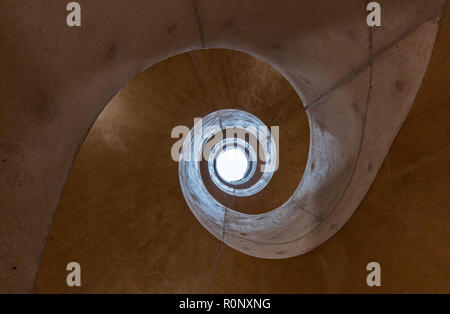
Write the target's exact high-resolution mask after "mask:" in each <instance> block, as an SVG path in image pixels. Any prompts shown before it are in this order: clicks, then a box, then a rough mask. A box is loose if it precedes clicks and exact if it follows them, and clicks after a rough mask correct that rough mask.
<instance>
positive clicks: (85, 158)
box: [36, 50, 309, 293]
mask: <svg viewBox="0 0 450 314" xmlns="http://www.w3.org/2000/svg"><path fill="white" fill-rule="evenodd" d="M193 60H194V61H195V64H200V65H202V66H205V65H208V68H209V69H210V70H209V72H203V71H199V72H197V68H196V67H195V66H194V63H193V62H192V61H193ZM212 69H215V71H213V70H212ZM214 77H216V80H217V82H216V83H215V85H214V88H212V89H206V88H204V86H203V85H202V79H203V80H204V81H212V80H213V79H214ZM243 80H245V82H247V84H239V85H237V86H236V85H234V84H236V82H241V81H243ZM226 81H230V82H232V81H234V82H235V83H230V85H228V86H227V85H226V84H225V82H226ZM208 90H212V91H213V93H214V92H217V91H222V92H223V94H222V95H223V96H226V97H230V98H231V99H230V100H229V101H227V102H224V99H223V97H213V98H211V97H212V96H211V95H214V94H210V93H208ZM260 97H267V99H271V101H270V102H268V101H266V102H261V101H260ZM228 104H233V107H235V108H238V109H241V110H242V109H244V108H245V110H246V111H248V112H252V113H253V114H255V115H258V116H259V117H261V118H262V119H264V120H265V121H266V123H270V124H273V123H279V124H280V129H281V132H280V133H282V135H281V137H280V144H281V145H280V146H281V147H289V148H285V149H283V150H282V151H281V153H282V154H283V155H282V159H281V161H280V169H279V171H277V172H276V174H275V176H274V177H275V178H274V181H271V182H270V183H269V185H268V186H267V189H264V190H263V191H262V192H261V193H259V195H258V196H259V197H261V198H260V199H259V206H260V210H265V209H266V207H265V206H270V205H272V207H273V206H277V204H276V202H284V201H285V200H286V199H287V198H289V196H290V194H292V192H293V191H294V190H295V188H296V186H297V185H298V181H299V180H300V178H301V176H302V170H303V168H304V166H305V164H306V157H307V154H308V149H307V148H308V142H309V128H308V124H307V117H306V113H305V110H304V109H303V107H302V106H301V101H300V99H299V98H298V96H297V94H296V93H295V91H294V90H293V89H292V88H291V87H290V85H289V83H288V82H287V81H286V80H285V79H284V78H283V77H282V76H281V75H280V74H278V73H277V72H276V71H274V70H273V69H271V68H270V67H269V66H267V65H266V64H264V63H263V62H261V61H258V60H256V59H255V58H254V57H251V56H248V55H245V54H242V53H238V52H233V51H224V50H203V51H197V52H192V53H187V54H182V55H180V56H176V57H173V58H171V59H168V60H166V61H164V62H162V63H160V64H157V65H155V66H154V67H152V68H150V69H149V70H147V71H145V72H144V73H142V74H140V75H139V76H138V77H136V78H135V79H134V80H132V81H131V82H130V83H129V84H128V85H127V86H126V87H125V88H124V89H123V90H122V91H121V92H120V93H119V94H118V95H117V96H116V97H114V98H113V100H112V101H111V102H110V103H109V104H108V105H107V106H106V108H105V110H104V111H103V112H102V114H101V115H100V116H99V118H98V119H97V121H96V122H95V124H94V125H93V127H92V129H91V130H90V132H89V134H88V136H87V138H86V140H85V141H84V144H83V146H82V148H81V150H80V152H79V154H78V156H77V158H76V161H75V163H74V166H73V168H72V170H71V173H70V176H69V178H68V181H67V184H66V187H65V190H64V192H63V195H62V198H61V203H60V205H59V207H58V209H57V211H56V215H55V219H54V223H53V226H52V229H51V231H50V236H49V241H48V243H47V246H46V249H45V253H44V257H43V260H42V265H41V270H40V275H39V280H38V282H37V285H36V290H37V291H38V292H64V291H65V289H64V287H65V285H66V284H65V281H64V280H63V281H61V280H60V279H61V278H64V277H65V273H66V271H65V269H64V268H61V269H59V267H56V268H55V265H59V264H61V263H62V264H67V263H66V260H67V259H68V258H69V259H73V260H76V261H78V260H79V261H80V263H81V264H82V265H83V266H82V267H83V269H84V268H86V273H85V274H84V275H83V276H85V280H86V282H85V283H84V284H83V288H82V289H81V291H83V292H102V293H103V292H119V293H126V292H154V293H161V292H168V291H171V292H179V293H190V292H197V293H201V292H205V291H206V289H207V285H208V280H209V278H210V275H211V269H212V265H213V264H214V260H215V259H216V256H217V250H218V248H219V247H220V246H221V244H220V242H219V241H217V240H215V239H214V238H213V237H212V236H211V235H210V234H208V232H207V231H206V229H204V228H203V227H202V226H201V225H200V223H198V221H196V220H195V218H194V216H193V215H192V213H191V212H190V211H189V208H188V207H187V205H186V201H185V200H184V198H183V195H182V193H181V188H180V183H179V180H178V163H177V162H174V161H173V160H172V159H171V157H170V153H171V146H172V144H174V143H175V142H176V140H177V139H170V134H171V131H172V128H173V127H174V126H177V125H187V126H190V127H191V126H192V124H193V118H192V117H193V114H194V113H193V111H196V112H195V114H198V115H199V116H200V117H202V116H205V115H206V114H207V113H209V112H210V111H216V110H218V109H221V108H226V107H228V106H229V105H228ZM273 107H276V108H279V110H277V111H273V110H270V108H273ZM289 112H290V114H291V115H289V114H288V113H289ZM291 119H293V120H295V121H297V122H302V123H298V124H296V125H295V126H290V125H289V128H287V127H284V126H283V125H285V124H286V122H290V121H291ZM288 132H293V133H294V134H296V136H297V137H296V138H292V136H288V134H286V136H284V134H285V133H288ZM299 152H300V153H302V154H303V157H302V158H298V157H299V156H298V154H299ZM299 161H300V163H299ZM296 169H297V174H296V175H294V174H295V170H296ZM289 193H290V194H289ZM228 198H229V200H228V201H229V202H230V203H233V202H236V203H238V202H243V201H242V200H241V198H238V197H229V196H228ZM261 199H263V200H264V201H263V202H261ZM252 201H253V203H254V205H255V206H256V203H255V202H254V200H247V203H246V204H252ZM251 208H253V207H251ZM254 209H255V210H256V209H258V207H254ZM269 209H272V208H270V207H269ZM108 260H110V261H111V262H108ZM105 263H106V264H105ZM55 270H56V271H55ZM122 274H124V275H125V276H126V277H122V276H123V275H122ZM116 279H117V280H119V281H121V282H123V285H121V286H120V287H119V286H117V285H116V283H112V284H109V283H108V282H110V281H111V280H112V282H115V280H116ZM128 282H133V283H132V284H131V285H128ZM66 291H67V292H68V291H70V290H66Z"/></svg>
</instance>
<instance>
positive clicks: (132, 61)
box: [0, 0, 448, 292]
mask: <svg viewBox="0 0 450 314" xmlns="http://www.w3.org/2000/svg"><path fill="white" fill-rule="evenodd" d="M80 2H81V4H82V6H83V7H84V8H85V9H84V11H85V12H86V13H85V14H84V19H85V23H84V25H83V27H82V28H80V29H76V30H74V29H68V28H65V27H63V25H64V24H63V23H64V21H65V14H66V12H65V4H64V5H63V4H62V3H61V2H60V1H56V0H54V1H51V0H48V1H45V2H44V3H43V2H40V3H39V4H37V3H36V2H35V1H22V2H14V3H2V10H1V13H0V23H1V25H0V26H1V27H0V30H1V31H0V32H1V33H0V36H1V37H2V38H3V39H4V40H3V41H2V43H1V47H0V49H1V55H0V56H1V58H2V60H1V61H2V65H3V66H2V68H0V76H1V77H4V78H5V82H6V83H5V84H3V85H2V86H1V87H0V88H1V89H0V93H1V96H2V99H6V100H7V101H5V102H4V103H2V104H3V105H2V106H1V114H2V115H1V120H2V124H1V126H0V128H1V129H0V136H1V145H2V146H1V147H2V150H1V152H2V157H3V156H5V157H4V158H2V161H3V164H5V165H4V167H5V169H6V171H3V172H2V181H1V184H2V185H1V190H0V191H1V198H2V211H1V213H2V216H3V217H2V220H1V224H0V255H1V257H2V258H1V259H0V276H1V277H0V280H1V282H2V286H0V289H1V291H6V292H24V291H31V289H32V286H33V283H34V281H35V278H36V273H37V269H38V265H39V262H40V257H41V254H42V250H43V246H44V243H45V238H46V235H47V233H48V230H49V228H50V225H51V222H52V215H53V213H54V211H55V208H56V206H57V204H58V201H59V199H60V193H61V191H62V187H63V185H64V182H65V180H66V177H67V175H68V173H69V169H70V168H71V165H72V162H73V158H74V156H75V154H76V152H77V151H78V149H79V147H80V146H81V144H82V143H83V139H84V137H85V135H86V134H87V131H88V129H89V127H90V126H91V125H92V123H93V122H94V121H95V119H96V117H97V116H98V114H99V113H100V112H101V110H102V109H103V107H104V106H105V105H106V104H107V103H108V102H109V100H110V99H111V98H112V96H113V95H114V94H116V93H117V92H118V91H119V90H120V88H121V87H122V86H123V85H125V84H126V83H127V82H128V81H129V80H130V79H131V78H132V77H133V76H134V75H136V73H139V72H141V71H142V70H143V69H145V68H147V67H148V66H150V65H153V64H155V63H156V62H158V61H161V60H162V59H165V58H166V57H168V56H172V55H175V54H178V53H181V52H184V51H189V50H194V49H199V48H211V47H222V48H231V49H235V50H241V51H245V52H247V53H250V54H252V55H255V56H257V57H259V58H260V59H262V60H264V61H266V62H268V63H269V64H270V65H271V66H273V67H274V68H275V69H276V70H278V71H279V72H280V73H281V74H283V75H284V76H285V77H286V78H287V79H288V81H289V82H290V83H291V84H292V87H293V88H294V89H295V90H296V92H297V93H298V94H299V96H300V97H301V100H302V102H303V105H304V106H305V108H306V110H307V114H308V119H309V126H310V128H311V142H310V150H309V157H310V158H308V164H307V166H306V170H305V172H304V176H303V179H302V181H300V185H299V186H298V187H297V188H296V190H295V191H294V192H293V194H292V196H291V197H290V199H289V201H288V202H287V203H284V204H283V205H282V206H281V207H278V209H275V210H274V211H272V212H268V213H264V214H261V215H265V216H264V217H268V219H267V220H266V222H267V223H265V224H262V225H259V226H257V228H256V229H252V230H247V229H248V224H247V222H248V221H250V220H251V219H252V216H245V215H244V214H243V213H239V212H231V213H232V215H230V217H229V218H230V219H229V220H227V221H225V224H226V226H225V227H226V228H225V229H226V230H227V232H226V233H225V234H224V235H225V237H224V238H222V239H221V240H222V241H223V242H225V243H226V244H228V245H230V246H232V247H234V248H236V249H238V250H240V251H242V252H245V253H247V254H249V255H254V256H259V257H270V258H283V257H289V256H294V255H298V254H302V253H305V252H308V251H310V250H312V249H313V248H315V247H317V246H318V245H320V244H322V243H324V241H326V240H327V239H329V238H330V237H331V236H332V235H333V234H335V233H336V232H337V231H338V230H339V229H340V228H341V227H342V226H343V225H344V224H345V222H346V221H347V220H348V219H349V218H350V216H351V215H352V213H353V212H354V211H355V209H356V208H357V206H358V205H359V203H360V202H361V200H362V199H363V197H364V195H365V194H366V191H367V189H368V188H369V186H370V184H371V183H372V181H373V180H374V178H375V175H376V173H377V170H378V168H379V166H380V164H381V162H382V160H383V159H384V157H385V155H386V153H387V151H388V149H389V147H390V145H391V143H392V141H393V140H394V138H395V136H396V134H397V131H398V130H399V129H400V127H401V125H402V123H403V120H404V119H405V117H406V115H407V114H408V111H409V108H410V106H411V105H412V103H413V101H414V99H415V96H416V93H417V91H418V89H419V87H420V85H421V82H422V78H423V77H424V74H425V71H426V70H427V65H428V60H429V58H430V56H431V53H432V51H433V46H434V39H435V36H436V34H437V31H438V24H437V23H438V21H439V19H440V16H441V13H442V8H443V4H444V3H445V1H414V2H411V1H406V0H398V1H381V2H382V7H383V11H384V12H386V19H385V20H384V23H385V25H386V26H383V27H381V28H379V29H375V30H372V29H369V28H368V27H367V26H366V25H365V16H366V15H367V12H366V11H365V5H366V1H345V0H342V1H336V2H330V1H325V0H324V1H305V2H298V1H283V2H282V3H281V4H280V3H278V2H277V3H275V2H273V1H247V2H240V1H177V2H176V4H175V2H170V1H169V2H160V1H137V2H133V4H130V2H123V1H119V0H116V1H108V2H107V3H108V5H105V4H106V2H102V1H99V2H96V3H95V4H92V3H89V2H87V1H80ZM150 12H151V15H152V16H153V17H154V18H148V17H149V15H150ZM44 16H45V18H43V17H44ZM268 21H271V22H272V23H271V24H270V25H269V23H268ZM13 22H14V23H13ZM61 24H62V25H61ZM30 25H31V26H32V27H30ZM443 25H446V24H443ZM268 26H271V27H268ZM442 33H445V30H443V31H441V34H442ZM440 38H441V39H440V40H438V41H437V45H438V47H439V46H440V47H446V46H445V38H448V37H442V36H440ZM442 38H444V39H442ZM446 48H448V47H446ZM447 51H448V50H447ZM436 54H437V52H435V56H436ZM430 72H431V70H430V68H429V69H428V75H429V76H430V75H431V77H433V75H432V74H430ZM440 73H441V72H440ZM441 74H442V73H441ZM168 75H169V77H170V73H169V74H168ZM444 82H445V79H444ZM422 91H423V89H422ZM399 93H401V96H399ZM131 97H132V96H131ZM263 99H264V98H263ZM170 108H172V110H175V108H176V107H170V106H165V107H164V109H165V110H167V111H169V112H170V110H171V109H170ZM177 113H178V112H176V111H172V113H171V114H173V115H176V114H177ZM164 116H165V115H164ZM121 118H122V117H121ZM183 118H186V120H189V119H191V118H192V117H183ZM130 119H131V118H130ZM121 121H122V123H125V124H126V123H127V122H126V119H121ZM131 121H132V120H130V122H131ZM161 121H163V122H164V120H163V119H161ZM163 122H160V123H163ZM155 128H157V126H155ZM377 132H378V133H377ZM164 136H166V135H164ZM152 140H153V141H154V139H148V141H149V142H151V141H152ZM112 141H113V143H114V146H115V147H116V146H118V147H120V146H121V145H120V142H117V141H116V140H114V139H113V140H112ZM122 148H124V149H126V146H125V147H122ZM82 150H83V148H82ZM82 150H81V151H82ZM115 165H116V166H117V165H120V160H117V162H116V163H115ZM6 166H7V167H6ZM138 166H139V160H137V161H136V164H135V167H136V168H135V171H136V173H141V171H142V170H140V169H139V167H138ZM141 166H145V165H141ZM117 168H120V167H115V168H114V169H117ZM161 169H163V167H162V165H161ZM118 171H119V170H118ZM122 171H124V170H122ZM298 171H299V173H300V174H301V172H302V165H301V162H299V166H298ZM110 176H111V177H110V181H111V182H113V183H114V182H116V184H117V185H118V186H120V185H121V184H120V181H117V177H116V176H114V172H112V171H111V173H110ZM131 177H133V176H131ZM3 178H4V179H3ZM119 178H121V177H119ZM164 179H166V178H164ZM115 180H116V181H115ZM148 180H149V182H151V180H161V178H156V177H150V178H149V179H148ZM298 183H299V182H297V184H298ZM68 186H69V185H68ZM136 188H137V189H143V188H145V187H142V186H139V187H136ZM160 188H163V186H161V187H160ZM99 189H100V188H99ZM66 190H67V189H66ZM88 198H89V197H88ZM89 199H90V198H89ZM165 199H167V198H162V200H165ZM171 201H174V202H175V200H171ZM98 205H101V203H99V204H98ZM78 206H81V204H80V205H78ZM283 206H285V207H284V209H286V210H287V213H288V214H286V213H285V212H283V211H282V210H279V209H280V208H283ZM78 213H79V214H80V215H81V214H82V212H81V211H79V212H78ZM280 213H281V216H280V215H279V214H280ZM124 215H125V216H126V214H124ZM104 216H105V215H103V214H101V215H100V216H99V217H98V218H97V219H100V218H103V217H104ZM280 217H281V218H283V219H284V218H286V219H285V220H281V224H277V222H280ZM312 218H317V219H312ZM248 219H250V220H248ZM308 219H309V220H310V222H308V223H306V224H304V225H301V226H299V225H298V222H299V221H304V220H308ZM247 220H248V221H247ZM94 221H96V220H91V221H90V224H91V227H92V228H95V229H96V230H97V229H99V227H98V225H97V224H94ZM441 221H444V222H445V220H441ZM140 222H141V221H138V222H137V223H138V224H139V223H140ZM446 226H448V224H447V225H446ZM107 228H108V227H106V229H107ZM116 228H118V227H117V226H116ZM137 229H139V228H138V227H137V226H136V229H133V230H137ZM100 230H102V229H100ZM113 230H115V229H114V228H113ZM445 230H446V229H445ZM115 231H116V230H115ZM246 231H251V232H246ZM396 231H397V230H396ZM116 232H117V231H116ZM141 232H143V231H141ZM199 232H200V230H199ZM202 232H204V230H202ZM236 232H237V233H236ZM359 232H360V233H359V235H361V233H362V232H363V231H362V230H360V231H359ZM341 233H342V232H341ZM117 234H120V232H117ZM129 234H130V233H129V232H128V233H127V235H128V236H129ZM338 234H340V233H338ZM136 235H139V232H136ZM377 235H378V236H379V237H380V239H383V235H380V234H377ZM194 237H195V236H194ZM360 238H361V236H360ZM99 239H102V237H99V238H98V239H89V238H86V237H85V238H84V241H86V242H87V243H89V242H90V241H92V242H93V243H95V242H96V241H99ZM103 239H107V240H108V241H112V240H111V239H109V238H103ZM334 239H336V237H335V238H333V240H334ZM333 240H330V242H331V241H333ZM138 242H139V241H137V239H136V241H134V242H133V243H138ZM213 242H214V241H213ZM330 242H327V243H326V244H325V246H326V245H327V244H328V243H330ZM111 243H112V245H113V247H112V248H109V247H108V246H106V245H105V246H104V247H102V250H108V251H110V250H111V251H114V245H115V244H116V245H117V246H118V247H117V251H116V253H120V252H127V250H126V247H125V248H120V245H119V244H120V242H117V243H115V242H114V241H112V242H111ZM87 245H95V244H87ZM212 245H214V243H213V244H212ZM205 246H206V245H205ZM197 249H198V247H197ZM227 250H228V248H227V247H226V246H223V244H219V249H218V251H217V252H216V253H215V257H214V258H213V259H212V265H213V267H212V270H211V275H207V274H205V272H204V271H203V269H202V270H199V271H200V272H201V273H202V275H204V276H206V278H207V279H206V284H205V285H203V287H206V288H205V289H206V290H208V291H210V290H211V289H210V288H212V287H213V285H214V283H215V280H213V279H214V278H215V277H214V275H215V271H214V270H216V267H219V266H220V261H221V259H220V257H221V255H222V253H223V252H226V251H227ZM319 250H320V249H319ZM207 251H208V250H205V251H204V253H203V254H208V253H207ZM84 252H85V253H86V252H87V254H88V255H89V254H91V253H89V250H87V251H84ZM317 252H318V250H315V251H313V252H312V253H310V254H307V255H305V256H310V255H311V254H318V253H317ZM440 252H442V251H440ZM233 253H234V252H233ZM55 254H57V253H55ZM236 254H237V253H236ZM212 255H213V256H214V254H212ZM405 255H408V254H405ZM403 257H404V258H405V256H403ZM155 258H161V255H158V254H156V255H155ZM204 258H205V260H209V259H210V258H209V257H204ZM246 258H250V257H246ZM300 258H301V257H298V259H300ZM305 258H306V257H305ZM404 258H403V259H402V261H403V262H404ZM44 259H45V256H44ZM199 259H200V260H202V258H199ZM292 260H295V259H289V260H286V261H283V262H280V261H270V263H272V262H273V263H274V264H272V265H275V263H276V262H279V263H288V261H292ZM97 261H102V258H99V259H97ZM183 261H186V259H183ZM253 261H256V260H253ZM327 263H328V261H327V260H326V259H325V261H324V260H322V264H321V265H322V266H323V265H327ZM166 264H167V263H165V265H166ZM329 264H330V265H331V264H332V263H329ZM168 265H170V263H168ZM314 266H315V267H317V264H314ZM103 267H105V266H103ZM194 268H195V269H197V268H196V267H195V265H194ZM313 269H317V268H313ZM322 270H323V273H325V274H327V275H326V276H324V277H326V279H327V280H326V281H327V284H326V285H325V287H328V288H330V287H333V285H336V284H338V283H339V280H337V279H338V277H336V276H338V275H339V273H338V272H331V271H330V272H326V269H322ZM52 271H54V270H52ZM132 272H133V271H132ZM116 274H117V273H116ZM135 274H136V273H132V274H131V275H130V276H135ZM140 274H141V273H139V275H138V276H140ZM249 274H250V273H248V274H246V275H249ZM95 275H96V276H101V274H100V273H99V272H98V271H97V272H95ZM308 275H311V276H312V273H308ZM444 275H445V270H444ZM158 276H161V277H162V278H164V279H165V280H166V281H167V282H170V279H168V278H167V277H164V272H159V273H158ZM333 276H334V278H333ZM345 277H347V276H345ZM40 278H42V276H40ZM228 278H230V277H228ZM356 278H357V276H356V277H353V278H352V280H356ZM444 278H445V277H444ZM99 281H100V282H101V280H93V281H91V284H92V282H99ZM39 282H41V281H38V286H39ZM44 282H45V280H44ZM108 282H110V283H111V282H116V281H114V277H112V278H109V279H108ZM118 282H119V284H116V285H115V284H113V285H114V286H115V288H113V289H112V290H114V289H116V290H118V291H124V290H120V288H119V287H122V289H126V287H129V284H127V282H128V281H127V280H126V281H121V280H120V279H119V281H118ZM319 282H320V280H319ZM401 282H402V281H401V280H398V282H397V283H398V285H397V286H393V287H399V286H401ZM437 282H439V283H440V286H439V287H442V286H444V289H445V282H442V281H437ZM135 284H138V283H137V282H135ZM188 285H189V284H188ZM280 285H282V283H281V282H280ZM45 286H47V287H50V284H48V285H45ZM107 286H108V284H104V283H103V284H99V286H98V287H97V289H99V290H101V289H102V288H101V287H103V289H105V287H107ZM109 286H111V284H110V285H109ZM143 286H145V287H148V286H147V285H145V284H144V285H143ZM222 286H223V287H225V286H224V285H222ZM344 286H345V285H344ZM140 287H142V285H141V286H140ZM174 287H178V288H179V289H183V286H182V285H181V286H179V285H176V284H175V285H174ZM184 287H187V286H184ZM274 287H275V286H271V287H266V289H267V290H270V289H274ZM310 287H315V286H314V285H310ZM318 287H322V288H323V287H324V286H318ZM439 287H438V288H439ZM438 288H436V289H438ZM49 289H51V288H49ZM91 289H93V290H95V289H96V288H95V287H93V286H91ZM393 289H395V288H393ZM147 290H149V289H148V288H147ZM168 290H169V289H168ZM293 290H295V289H293ZM297 290H301V289H300V288H298V289H297ZM330 290H333V289H330ZM430 290H433V288H430ZM38 291H39V289H38ZM231 292H232V291H231Z"/></svg>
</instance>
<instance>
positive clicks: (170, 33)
mask: <svg viewBox="0 0 450 314" xmlns="http://www.w3.org/2000/svg"><path fill="white" fill-rule="evenodd" d="M176 30H177V26H176V25H171V26H170V27H169V28H168V29H167V34H169V35H172V34H173V33H175V31H176Z"/></svg>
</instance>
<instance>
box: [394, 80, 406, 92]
mask: <svg viewBox="0 0 450 314" xmlns="http://www.w3.org/2000/svg"><path fill="white" fill-rule="evenodd" d="M395 89H396V90H397V91H398V92H400V93H401V92H403V90H404V89H405V83H403V82H402V81H396V82H395Z"/></svg>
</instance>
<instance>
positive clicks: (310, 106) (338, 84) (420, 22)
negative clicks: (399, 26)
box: [305, 8, 443, 111]
mask: <svg viewBox="0 0 450 314" xmlns="http://www.w3.org/2000/svg"><path fill="white" fill-rule="evenodd" d="M442 10H443V8H439V9H436V10H435V11H433V12H432V13H431V14H430V15H428V16H425V17H424V18H421V19H419V20H416V22H415V23H413V24H412V25H411V26H410V27H409V28H407V29H406V30H405V31H404V32H402V33H401V34H400V35H399V36H398V37H396V38H395V39H394V40H392V41H391V42H389V43H388V44H387V45H386V46H384V47H383V48H381V49H380V50H379V51H378V52H377V53H372V54H371V57H370V58H369V59H368V60H366V61H364V62H363V63H361V64H360V65H358V66H357V67H356V68H354V69H353V70H352V71H350V72H349V73H347V74H346V75H345V76H344V77H343V78H341V79H339V80H338V81H337V82H336V83H335V84H334V85H333V86H331V87H330V88H329V89H328V90H326V91H325V92H324V93H323V94H321V95H320V96H318V97H317V98H316V99H315V100H313V101H312V102H311V103H310V104H308V105H306V106H305V110H306V111H309V110H311V109H313V108H314V107H315V106H317V105H318V104H320V103H321V102H322V101H323V100H324V99H325V98H327V97H328V95H329V94H331V93H333V92H334V91H335V90H337V89H339V88H340V87H342V86H344V85H345V84H346V83H348V82H349V81H351V80H352V79H353V78H354V77H355V76H356V75H358V74H359V73H361V72H362V71H364V70H365V69H366V68H368V67H369V66H370V65H371V64H373V63H374V62H375V61H376V60H377V59H379V58H380V57H381V56H383V55H384V53H385V52H387V51H388V50H390V49H391V48H392V47H393V46H395V45H396V44H398V43H399V42H400V41H402V40H403V39H404V38H405V37H407V36H408V35H409V34H411V33H413V32H414V31H416V30H417V29H418V28H419V27H420V26H422V25H423V24H425V23H426V22H428V21H429V20H431V19H433V18H437V17H440V16H441V15H442V13H443V12H442ZM370 31H371V32H372V28H371V30H370ZM371 49H372V48H371Z"/></svg>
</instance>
